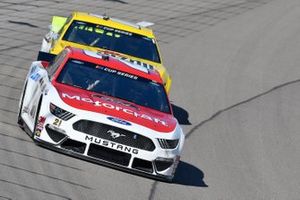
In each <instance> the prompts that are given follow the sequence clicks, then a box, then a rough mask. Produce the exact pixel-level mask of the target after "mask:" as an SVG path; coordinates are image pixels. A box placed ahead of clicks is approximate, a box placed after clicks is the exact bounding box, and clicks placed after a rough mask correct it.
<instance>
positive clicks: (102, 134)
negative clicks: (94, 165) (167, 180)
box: [73, 120, 155, 151]
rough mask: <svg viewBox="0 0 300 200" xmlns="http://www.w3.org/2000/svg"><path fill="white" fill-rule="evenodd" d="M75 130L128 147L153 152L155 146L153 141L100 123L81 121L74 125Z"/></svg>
mask: <svg viewBox="0 0 300 200" xmlns="http://www.w3.org/2000/svg"><path fill="white" fill-rule="evenodd" d="M73 128H74V130H77V131H80V132H83V133H86V134H89V135H93V136H96V137H99V138H103V139H106V140H110V141H113V142H116V143H120V144H124V145H127V146H131V147H135V148H138V149H143V150H146V151H153V150H154V149H155V145H154V143H153V142H152V140H151V139H149V138H147V137H145V136H142V135H139V134H137V133H133V132H130V131H127V130H124V129H120V128H117V127H114V126H109V125H106V124H101V123H98V122H93V121H88V120H80V121H77V122H76V123H74V124H73Z"/></svg>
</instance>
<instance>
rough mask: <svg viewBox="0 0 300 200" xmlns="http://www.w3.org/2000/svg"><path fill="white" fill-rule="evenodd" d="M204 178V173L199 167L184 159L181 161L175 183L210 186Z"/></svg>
mask: <svg viewBox="0 0 300 200" xmlns="http://www.w3.org/2000/svg"><path fill="white" fill-rule="evenodd" d="M203 179H204V173H203V172H202V171H201V170H200V169H199V168H197V167H196V166H193V165H191V164H189V163H186V162H184V161H180V162H179V164H178V167H177V170H176V174H175V177H174V179H173V184H179V185H187V186H195V187H208V185H207V184H206V183H205V182H204V180H203Z"/></svg>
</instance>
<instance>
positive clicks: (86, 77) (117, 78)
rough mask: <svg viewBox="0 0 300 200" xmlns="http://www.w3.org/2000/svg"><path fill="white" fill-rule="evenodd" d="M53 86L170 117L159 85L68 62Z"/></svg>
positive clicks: (114, 71) (119, 72) (98, 66)
mask: <svg viewBox="0 0 300 200" xmlns="http://www.w3.org/2000/svg"><path fill="white" fill-rule="evenodd" d="M57 82H59V83H63V84H67V85H71V86H73V87H77V88H81V89H84V90H88V91H93V92H96V93H100V94H104V95H108V96H112V97H116V98H119V99H123V100H126V101H128V102H132V103H135V104H137V105H141V106H144V107H148V108H152V109H155V110H158V111H161V112H165V113H170V107H169V103H168V99H167V95H166V93H165V90H164V87H163V85H162V84H159V83H156V82H154V81H152V80H148V79H145V78H142V77H139V76H136V75H134V74H129V73H126V72H123V71H118V70H115V69H111V68H108V67H105V66H100V65H97V64H94V63H90V62H84V61H81V60H75V59H70V60H68V62H67V63H66V65H65V66H64V68H63V70H62V71H61V72H60V74H59V76H58V78H57Z"/></svg>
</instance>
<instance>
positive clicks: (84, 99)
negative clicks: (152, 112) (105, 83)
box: [62, 93, 168, 126]
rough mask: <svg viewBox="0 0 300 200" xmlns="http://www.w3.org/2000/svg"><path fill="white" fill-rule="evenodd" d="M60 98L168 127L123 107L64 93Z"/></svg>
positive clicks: (161, 122) (155, 119)
mask: <svg viewBox="0 0 300 200" xmlns="http://www.w3.org/2000/svg"><path fill="white" fill-rule="evenodd" d="M62 97H63V98H68V99H74V100H77V101H84V102H87V103H91V104H94V106H96V107H105V108H108V109H111V110H116V111H119V112H123V113H126V114H128V115H131V116H134V117H137V118H143V119H147V120H149V121H152V122H155V123H158V124H162V125H164V126H168V124H167V123H166V122H165V121H163V120H161V119H158V118H155V117H150V116H149V115H146V114H140V113H137V112H135V111H133V110H131V109H128V108H123V107H120V106H115V105H113V104H110V103H105V102H101V101H93V100H92V99H90V98H82V97H80V96H77V95H74V96H72V95H69V94H66V93H62Z"/></svg>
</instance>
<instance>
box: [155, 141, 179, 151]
mask: <svg viewBox="0 0 300 200" xmlns="http://www.w3.org/2000/svg"><path fill="white" fill-rule="evenodd" d="M157 140H158V142H159V145H160V146H161V148H163V149H175V148H176V147H177V145H178V143H179V139H176V140H166V139H157Z"/></svg>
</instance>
